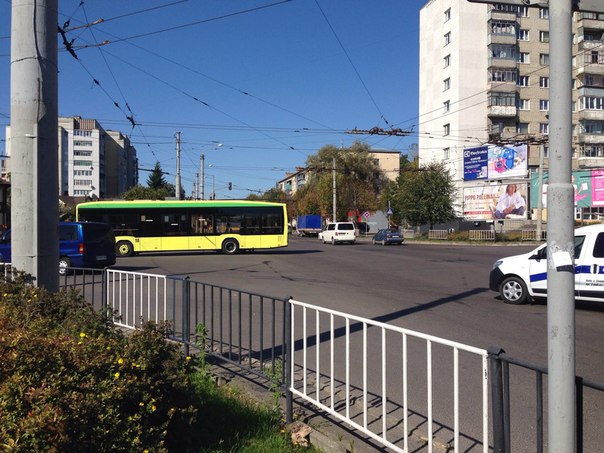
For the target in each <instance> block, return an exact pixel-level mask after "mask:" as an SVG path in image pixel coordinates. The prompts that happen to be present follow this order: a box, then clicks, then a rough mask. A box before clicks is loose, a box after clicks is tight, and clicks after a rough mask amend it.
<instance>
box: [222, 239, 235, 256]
mask: <svg viewBox="0 0 604 453" xmlns="http://www.w3.org/2000/svg"><path fill="white" fill-rule="evenodd" d="M238 251H239V242H237V240H235V239H225V240H224V242H223V243H222V252H223V253H226V254H228V255H234V254H235V253H237V252H238Z"/></svg>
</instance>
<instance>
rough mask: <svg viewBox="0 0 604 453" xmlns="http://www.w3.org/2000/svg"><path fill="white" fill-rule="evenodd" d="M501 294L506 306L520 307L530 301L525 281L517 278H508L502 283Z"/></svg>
mask: <svg viewBox="0 0 604 453" xmlns="http://www.w3.org/2000/svg"><path fill="white" fill-rule="evenodd" d="M499 294H500V295H501V298H502V299H503V301H504V302H505V303H506V304H513V305H520V304H523V303H525V302H526V301H527V299H528V292H527V289H526V285H525V284H524V281H523V280H522V279H521V278H519V277H515V276H514V277H508V278H506V279H505V280H504V281H503V282H502V283H501V286H500V287H499Z"/></svg>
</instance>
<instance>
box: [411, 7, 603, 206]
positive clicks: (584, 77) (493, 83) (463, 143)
mask: <svg viewBox="0 0 604 453" xmlns="http://www.w3.org/2000/svg"><path fill="white" fill-rule="evenodd" d="M548 19H549V10H548V9H547V8H539V7H535V8H533V7H526V6H515V5H503V4H495V5H487V4H477V3H470V2H468V1H467V0H431V1H429V2H428V3H426V5H425V6H424V7H423V8H422V10H421V11H420V88H419V94H420V96H419V115H420V126H419V137H420V138H419V157H420V163H426V162H429V161H433V160H438V161H444V162H445V163H446V164H447V166H448V167H449V169H450V170H451V173H452V175H453V177H454V180H455V182H456V185H457V188H458V194H459V196H458V202H457V205H456V209H457V211H458V212H461V211H462V210H463V206H462V198H461V194H462V193H463V188H464V186H465V185H467V184H466V183H464V168H463V163H464V162H463V150H464V149H465V148H470V147H475V146H479V145H484V144H487V143H491V144H509V143H516V144H518V143H526V144H527V145H528V168H529V172H530V171H536V170H537V168H538V166H539V162H540V155H541V153H542V152H543V155H544V166H545V167H546V168H547V157H548V133H549V124H548V111H549V20H548ZM603 19H604V14H596V13H574V15H573V37H572V39H573V87H572V93H573V131H572V137H573V149H572V154H573V169H575V170H579V169H581V170H586V169H599V168H602V167H604V38H603V34H604V20H603ZM525 181H526V182H527V183H528V181H529V174H528V173H527V175H526V178H525ZM505 182H506V181H500V183H502V184H504V183H505ZM508 182H509V181H508ZM513 182H522V180H520V181H513ZM472 184H473V185H476V182H475V181H474V182H472ZM485 184H492V182H489V181H487V182H485ZM598 209H602V208H598ZM584 210H585V214H586V215H589V214H590V212H588V211H590V210H589V209H586V208H584ZM582 215H583V214H582V213H581V212H578V217H580V216H582Z"/></svg>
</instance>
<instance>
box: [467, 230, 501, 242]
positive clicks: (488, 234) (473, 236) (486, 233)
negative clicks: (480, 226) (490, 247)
mask: <svg viewBox="0 0 604 453" xmlns="http://www.w3.org/2000/svg"><path fill="white" fill-rule="evenodd" d="M469 238H470V240H471V241H494V240H495V231H493V230H470V234H469Z"/></svg>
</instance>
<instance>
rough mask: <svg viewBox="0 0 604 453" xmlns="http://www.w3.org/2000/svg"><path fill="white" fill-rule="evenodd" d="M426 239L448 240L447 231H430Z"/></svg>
mask: <svg viewBox="0 0 604 453" xmlns="http://www.w3.org/2000/svg"><path fill="white" fill-rule="evenodd" d="M428 239H441V240H443V239H449V231H448V230H430V231H428Z"/></svg>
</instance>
